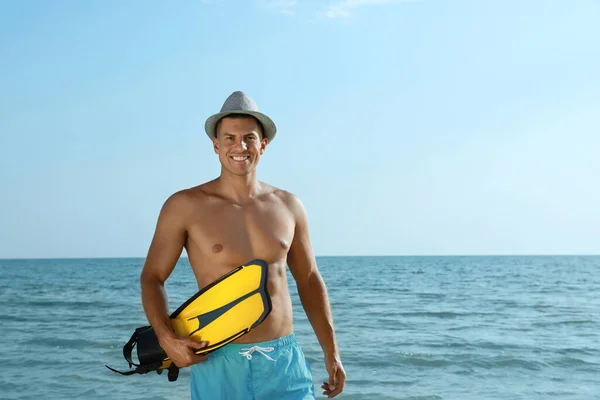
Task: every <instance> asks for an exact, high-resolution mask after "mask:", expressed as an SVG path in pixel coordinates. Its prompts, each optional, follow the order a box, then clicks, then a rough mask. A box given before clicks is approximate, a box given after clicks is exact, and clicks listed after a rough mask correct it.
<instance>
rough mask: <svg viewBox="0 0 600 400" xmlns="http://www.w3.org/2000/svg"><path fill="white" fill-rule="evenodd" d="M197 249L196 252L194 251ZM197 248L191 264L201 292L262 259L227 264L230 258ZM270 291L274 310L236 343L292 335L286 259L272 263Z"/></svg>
mask: <svg viewBox="0 0 600 400" xmlns="http://www.w3.org/2000/svg"><path fill="white" fill-rule="evenodd" d="M195 250H197V249H195ZM195 253H198V251H194V249H188V257H189V260H190V265H191V267H192V270H193V272H194V276H195V277H196V280H197V282H198V289H202V288H203V287H205V286H206V285H208V284H210V283H211V282H213V281H214V280H216V279H218V278H219V277H221V276H222V275H224V274H226V273H228V272H230V271H231V270H233V269H234V268H236V267H238V266H240V265H243V264H245V263H246V262H249V261H252V260H253V259H256V258H261V257H246V258H247V259H244V261H240V260H237V262H232V260H229V262H227V261H226V259H227V258H229V257H219V256H224V255H225V254H221V255H219V256H218V255H214V256H208V257H206V256H202V255H200V254H195ZM263 259H264V260H266V261H267V262H268V263H269V267H268V268H269V270H268V284H267V287H268V291H269V295H270V298H271V305H272V310H271V313H270V314H269V315H268V316H267V318H265V320H264V321H263V322H262V323H261V324H260V325H258V326H257V327H256V328H254V329H252V330H251V331H250V332H248V333H247V334H245V335H244V336H242V337H241V338H239V339H237V340H235V341H234V342H233V343H241V344H245V343H255V342H263V341H268V340H273V339H277V338H280V337H282V336H286V335H289V334H291V333H293V330H294V329H293V315H292V301H291V298H290V293H289V290H288V280H287V275H286V261H285V258H284V259H281V260H277V261H274V262H272V261H269V259H268V258H263Z"/></svg>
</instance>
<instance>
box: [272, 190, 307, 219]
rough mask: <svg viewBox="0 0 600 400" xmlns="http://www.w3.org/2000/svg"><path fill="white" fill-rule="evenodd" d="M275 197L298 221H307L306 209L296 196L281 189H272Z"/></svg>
mask: <svg viewBox="0 0 600 400" xmlns="http://www.w3.org/2000/svg"><path fill="white" fill-rule="evenodd" d="M272 189H273V195H274V196H276V197H277V198H278V199H279V200H280V201H281V202H282V203H283V204H284V205H285V206H286V208H288V209H289V210H290V211H291V212H292V214H293V215H294V216H295V217H296V219H305V218H306V208H305V207H304V204H303V203H302V200H300V197H298V196H297V195H296V194H294V193H292V192H290V191H288V190H284V189H280V188H275V187H272Z"/></svg>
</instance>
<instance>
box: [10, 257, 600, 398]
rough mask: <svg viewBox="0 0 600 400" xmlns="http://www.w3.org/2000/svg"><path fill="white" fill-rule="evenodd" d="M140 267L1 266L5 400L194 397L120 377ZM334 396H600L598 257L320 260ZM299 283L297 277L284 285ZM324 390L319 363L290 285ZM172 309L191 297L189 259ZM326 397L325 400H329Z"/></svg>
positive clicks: (145, 378) (179, 385) (146, 379)
mask: <svg viewBox="0 0 600 400" xmlns="http://www.w3.org/2000/svg"><path fill="white" fill-rule="evenodd" d="M142 263H143V260H142V259H89V260H79V259H78V260H0V326H1V327H2V328H1V334H0V398H2V399H22V400H25V399H36V400H37V399H48V400H49V399H76V398H81V399H144V400H155V399H156V400H158V399H189V398H190V395H189V373H188V371H187V370H186V369H184V370H182V371H181V374H180V378H179V380H178V381H177V382H169V381H168V380H167V378H166V376H165V374H163V375H157V374H155V373H151V374H147V375H135V376H130V377H125V376H120V375H117V374H114V373H113V372H111V371H109V370H107V369H106V368H105V367H104V365H105V364H108V365H111V366H114V367H117V368H122V369H124V370H125V369H127V364H126V363H125V361H124V359H123V357H122V345H123V344H124V343H125V342H126V341H127V340H128V339H129V336H130V335H131V333H132V331H133V330H134V329H135V328H136V327H138V326H141V325H143V324H146V319H145V316H144V314H143V310H142V307H141V303H140V297H139V285H138V277H139V273H140V270H141V267H142ZM318 263H319V267H320V269H321V273H322V274H323V276H324V278H325V280H326V283H327V285H328V289H329V294H330V298H331V303H332V308H333V315H334V319H335V326H336V331H337V335H338V341H339V345H340V349H341V355H342V361H343V363H344V366H345V369H346V372H347V375H348V381H347V384H346V389H345V391H344V393H343V394H342V395H340V396H338V397H337V398H339V399H357V400H358V399H361V400H362V399H368V400H377V399H381V400H391V399H415V400H416V399H420V400H425V399H431V400H433V399H489V400H496V399H498V400H499V399H527V400H530V399H564V400H567V399H572V400H575V399H577V400H589V399H600V257H592V256H586V257H584V256H581V257H576V256H573V257H322V258H318ZM288 276H290V275H288ZM290 288H291V291H292V299H293V302H294V312H295V327H296V334H297V336H298V340H299V341H300V343H301V345H302V346H303V348H304V351H305V353H306V355H307V358H308V360H309V362H310V363H311V366H312V370H313V374H314V378H315V387H316V389H317V392H318V393H320V392H321V391H320V385H321V383H322V382H323V381H324V380H326V379H327V374H326V372H325V368H324V364H323V355H322V353H321V351H320V348H319V346H318V343H317V340H316V338H315V336H314V334H313V332H312V330H311V328H310V325H309V324H308V322H307V319H306V316H305V315H304V313H303V310H302V307H301V305H300V302H299V300H298V297H297V292H296V290H295V286H294V283H293V280H292V279H291V276H290ZM167 291H168V293H169V297H170V298H169V300H170V303H171V310H173V309H174V307H176V306H178V305H179V304H180V303H181V302H183V301H185V300H186V299H187V298H188V297H189V296H190V295H192V294H193V293H195V292H196V288H195V285H194V282H193V278H192V274H191V272H190V270H189V264H188V262H187V260H185V259H182V260H180V262H179V264H178V266H177V268H176V269H175V272H174V274H173V276H172V277H171V279H170V280H169V281H168V282H167ZM318 398H325V396H323V395H320V394H319V396H318Z"/></svg>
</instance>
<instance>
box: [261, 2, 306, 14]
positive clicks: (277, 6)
mask: <svg viewBox="0 0 600 400" xmlns="http://www.w3.org/2000/svg"><path fill="white" fill-rule="evenodd" d="M297 3H298V2H297V1H296V0H261V1H260V4H261V5H262V6H263V7H265V8H268V9H272V10H275V11H277V12H280V13H281V14H287V15H294V11H295V9H296V5H297Z"/></svg>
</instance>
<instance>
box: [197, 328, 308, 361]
mask: <svg viewBox="0 0 600 400" xmlns="http://www.w3.org/2000/svg"><path fill="white" fill-rule="evenodd" d="M296 345H298V341H297V340H296V335H295V334H294V333H291V334H289V335H286V336H282V337H280V338H277V339H273V340H267V341H264V342H253V343H229V344H227V345H225V346H223V347H221V348H220V349H217V350H215V351H214V352H212V353H211V354H222V355H228V354H236V355H238V354H239V352H240V351H242V350H245V349H249V348H251V347H254V346H258V347H262V348H265V347H272V348H273V350H274V351H277V350H280V349H283V348H285V347H290V346H296ZM209 357H210V355H209Z"/></svg>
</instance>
